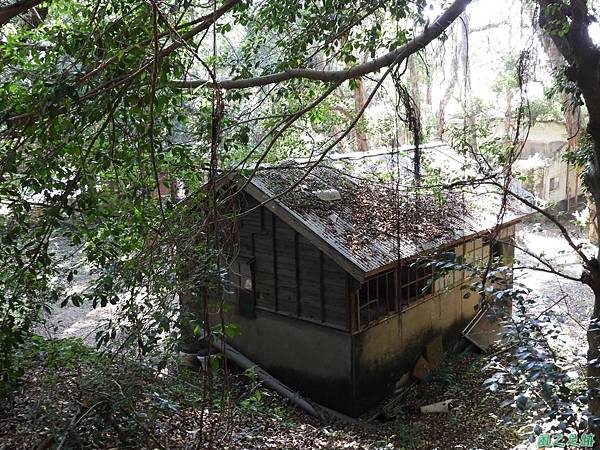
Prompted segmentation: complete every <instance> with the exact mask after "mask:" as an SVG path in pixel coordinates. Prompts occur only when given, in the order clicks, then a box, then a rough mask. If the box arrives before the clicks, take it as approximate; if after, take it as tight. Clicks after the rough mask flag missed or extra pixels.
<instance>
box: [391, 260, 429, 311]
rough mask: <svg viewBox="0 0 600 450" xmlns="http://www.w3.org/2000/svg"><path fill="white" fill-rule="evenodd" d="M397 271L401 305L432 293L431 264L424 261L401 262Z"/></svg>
mask: <svg viewBox="0 0 600 450" xmlns="http://www.w3.org/2000/svg"><path fill="white" fill-rule="evenodd" d="M398 272H399V279H400V304H401V305H408V304H409V303H411V302H413V301H415V300H418V299H420V298H422V297H425V296H426V295H429V294H432V293H433V266H432V265H429V264H427V262H426V261H407V262H403V263H401V264H400V267H399V270H398Z"/></svg>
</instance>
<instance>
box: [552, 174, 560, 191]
mask: <svg viewBox="0 0 600 450" xmlns="http://www.w3.org/2000/svg"><path fill="white" fill-rule="evenodd" d="M558 187H559V178H558V177H551V178H550V190H551V191H555V190H557V189H558Z"/></svg>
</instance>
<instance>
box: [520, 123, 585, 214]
mask: <svg viewBox="0 0 600 450" xmlns="http://www.w3.org/2000/svg"><path fill="white" fill-rule="evenodd" d="M567 138H568V135H567V131H566V128H565V125H564V124H563V123H559V122H538V123H536V124H535V125H534V126H533V127H532V128H531V129H530V130H529V135H528V138H527V142H525V144H524V146H523V151H522V152H521V156H520V159H521V160H525V161H526V160H528V158H534V159H537V160H539V162H543V165H539V166H536V167H535V168H534V169H531V170H530V171H528V173H527V174H528V177H529V178H530V179H529V180H528V181H527V182H525V183H524V187H525V188H526V189H529V190H531V191H533V192H534V193H535V195H537V196H538V197H540V198H543V199H544V200H548V201H551V202H553V203H556V204H560V203H562V202H566V199H567V197H569V198H574V197H576V196H578V195H580V193H581V186H580V182H579V180H578V177H577V172H576V170H575V169H574V168H573V167H572V166H569V165H568V164H567V163H566V162H565V161H563V159H562V156H563V153H564V151H565V150H564V149H565V146H566V145H567ZM536 155H537V156H536ZM551 180H552V181H551ZM562 206H563V205H561V207H562Z"/></svg>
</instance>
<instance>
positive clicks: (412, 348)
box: [353, 287, 477, 412]
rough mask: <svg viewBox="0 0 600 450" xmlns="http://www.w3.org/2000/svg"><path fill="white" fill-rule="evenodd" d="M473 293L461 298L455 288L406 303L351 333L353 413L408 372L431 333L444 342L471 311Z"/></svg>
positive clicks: (376, 399) (369, 404) (454, 335)
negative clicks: (369, 325)
mask: <svg viewBox="0 0 600 450" xmlns="http://www.w3.org/2000/svg"><path fill="white" fill-rule="evenodd" d="M475 303H477V298H476V296H474V295H473V296H471V297H470V298H469V299H463V291H461V290H460V289H459V288H458V287H456V288H454V289H452V290H451V291H449V292H447V293H443V294H439V295H434V296H431V297H428V298H425V299H423V300H422V301H421V302H417V303H415V304H414V305H410V306H409V307H408V308H407V309H405V310H404V311H402V312H401V313H400V314H399V315H396V316H392V317H390V318H389V319H388V320H385V321H383V322H381V323H379V324H377V325H376V326H373V327H371V328H368V329H366V330H365V331H363V332H361V333H358V334H355V335H354V336H353V351H354V364H355V368H354V370H355V373H356V383H355V392H354V395H355V398H356V405H357V412H361V411H364V410H366V409H368V408H370V407H372V406H374V405H376V404H377V403H378V402H379V401H381V400H382V399H383V398H384V397H385V396H386V395H388V394H389V393H391V392H392V391H393V389H394V385H395V383H396V381H397V380H398V379H399V378H400V377H401V376H402V374H403V373H405V372H410V371H411V370H412V368H413V366H414V364H415V362H416V360H417V359H418V357H419V355H420V354H421V353H422V351H423V347H424V345H425V344H426V343H427V341H429V340H430V339H431V338H432V337H433V336H435V335H438V334H441V335H443V336H444V338H445V339H444V341H445V343H446V344H449V343H450V342H453V341H454V340H455V339H457V338H458V336H460V334H459V332H460V330H461V329H462V328H463V327H464V325H466V324H467V323H468V321H469V320H470V319H471V318H472V317H473V315H474V314H475V309H474V306H475Z"/></svg>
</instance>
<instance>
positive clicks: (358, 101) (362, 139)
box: [354, 78, 369, 152]
mask: <svg viewBox="0 0 600 450" xmlns="http://www.w3.org/2000/svg"><path fill="white" fill-rule="evenodd" d="M366 102H367V93H366V90H365V83H364V82H363V80H362V78H359V79H358V80H356V88H355V89H354V111H355V112H356V113H357V114H358V113H359V112H360V111H362V109H363V107H364V106H365V103H366ZM365 125H366V123H365V120H364V118H361V119H360V120H359V122H358V123H357V124H356V127H355V128H354V132H355V134H356V150H357V151H359V152H366V151H367V150H369V141H368V140H367V133H366V130H365Z"/></svg>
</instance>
